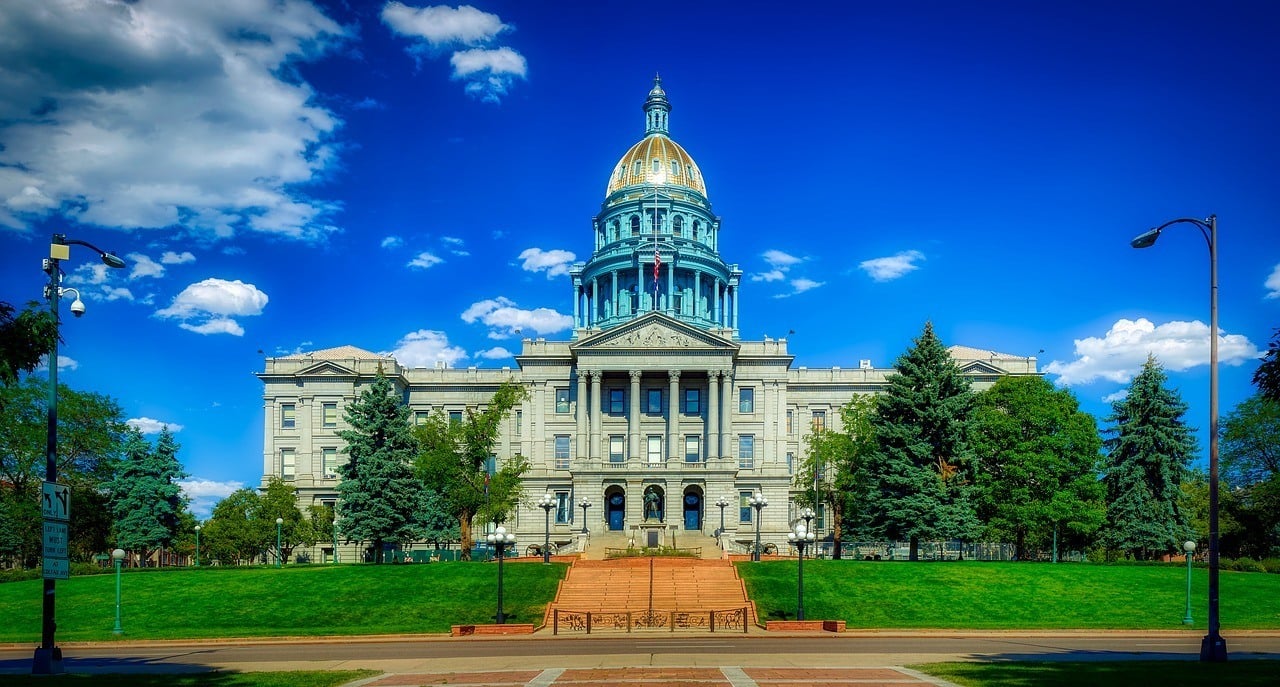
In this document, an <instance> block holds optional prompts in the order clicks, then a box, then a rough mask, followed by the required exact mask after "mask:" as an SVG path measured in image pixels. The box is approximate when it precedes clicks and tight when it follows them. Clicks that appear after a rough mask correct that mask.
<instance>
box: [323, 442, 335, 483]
mask: <svg viewBox="0 0 1280 687" xmlns="http://www.w3.org/2000/svg"><path fill="white" fill-rule="evenodd" d="M320 455H321V458H320V470H321V472H322V473H323V475H324V478H325V479H333V478H335V477H337V476H338V449H336V448H322V449H320Z"/></svg>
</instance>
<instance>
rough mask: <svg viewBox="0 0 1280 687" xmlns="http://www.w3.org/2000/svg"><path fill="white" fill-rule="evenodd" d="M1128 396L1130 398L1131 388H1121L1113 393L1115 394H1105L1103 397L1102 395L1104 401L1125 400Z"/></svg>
mask: <svg viewBox="0 0 1280 687" xmlns="http://www.w3.org/2000/svg"><path fill="white" fill-rule="evenodd" d="M1126 398H1129V390H1128V389H1121V390H1119V391H1117V392H1115V393H1113V394H1107V395H1106V396H1103V397H1102V402H1103V403H1115V402H1116V401H1123V400H1124V399H1126Z"/></svg>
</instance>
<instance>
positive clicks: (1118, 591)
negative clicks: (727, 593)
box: [738, 560, 1280, 630]
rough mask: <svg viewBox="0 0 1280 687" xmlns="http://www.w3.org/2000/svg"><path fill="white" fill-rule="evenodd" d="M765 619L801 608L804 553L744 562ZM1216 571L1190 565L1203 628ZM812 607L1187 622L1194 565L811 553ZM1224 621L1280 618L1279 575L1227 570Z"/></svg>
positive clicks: (1064, 620) (1050, 625)
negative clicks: (847, 557)
mask: <svg viewBox="0 0 1280 687" xmlns="http://www.w3.org/2000/svg"><path fill="white" fill-rule="evenodd" d="M738 574H739V575H740V576H741V577H742V578H743V580H744V581H745V582H746V585H747V592H748V593H749V594H750V595H751V598H752V599H754V600H755V602H756V609H757V611H758V612H759V614H760V619H761V620H769V619H782V618H794V617H795V613H796V562H795V561H794V560H790V561H766V562H762V563H750V562H744V563H739V564H738ZM1207 585H1208V571H1207V570H1204V569H1195V570H1193V571H1192V594H1191V604H1192V606H1191V609H1192V610H1191V613H1192V619H1193V620H1194V621H1195V624H1194V625H1193V626H1192V627H1194V628H1197V629H1204V628H1205V622H1206V619H1205V612H1206V606H1207V603H1208V602H1207V600H1206V599H1207V593H1208V592H1207V588H1208V587H1207ZM804 591H805V601H804V606H805V617H806V618H808V619H823V620H845V621H846V622H847V623H848V626H849V628H850V629H855V628H963V629H1067V628H1078V629H1090V628H1109V629H1135V630H1155V629H1160V630H1176V629H1182V628H1186V627H1187V626H1185V625H1183V624H1182V616H1183V612H1184V610H1185V603H1186V569H1185V568H1182V567H1180V566H1168V567H1166V566H1124V565H1090V564H1081V563H1059V564H1056V565H1055V564H1050V563H982V562H973V561H960V562H945V563H909V562H897V561H875V562H871V561H825V560H817V561H805V564H804ZM1219 599H1220V603H1221V607H1220V608H1221V610H1220V614H1221V619H1222V626H1223V628H1224V629H1227V630H1230V629H1266V628H1280V575H1275V574H1268V573H1239V572H1227V571H1223V572H1222V573H1221V593H1220V595H1219Z"/></svg>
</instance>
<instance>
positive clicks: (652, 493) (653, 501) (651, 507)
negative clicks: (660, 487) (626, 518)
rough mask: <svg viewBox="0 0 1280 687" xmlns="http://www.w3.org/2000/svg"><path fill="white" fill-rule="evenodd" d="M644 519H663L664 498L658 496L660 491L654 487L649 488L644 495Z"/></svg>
mask: <svg viewBox="0 0 1280 687" xmlns="http://www.w3.org/2000/svg"><path fill="white" fill-rule="evenodd" d="M644 519H645V520H661V519H662V497H661V496H659V495H658V491H657V490H656V489H654V488H653V487H649V489H648V490H647V491H645V493H644Z"/></svg>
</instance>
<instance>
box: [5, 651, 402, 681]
mask: <svg viewBox="0 0 1280 687" xmlns="http://www.w3.org/2000/svg"><path fill="white" fill-rule="evenodd" d="M184 653H185V654H191V653H202V652H199V651H196V652H184ZM180 656H181V654H178V655H168V656H155V657H151V658H109V657H104V658H67V659H64V660H63V669H64V670H65V671H66V673H65V674H63V675H31V674H30V672H31V661H30V659H5V660H0V682H3V684H4V685H5V687H28V686H35V685H39V686H40V687H63V686H65V685H75V686H79V685H93V686H94V687H326V686H334V685H342V684H346V683H348V682H351V681H353V680H358V679H361V678H365V677H371V676H374V675H377V674H378V671H373V670H343V671H292V672H250V673H242V672H239V671H234V670H214V669H210V668H209V667H208V666H204V665H198V664H195V663H182V662H180V661H175V660H174V659H175V658H179V657H180Z"/></svg>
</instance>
